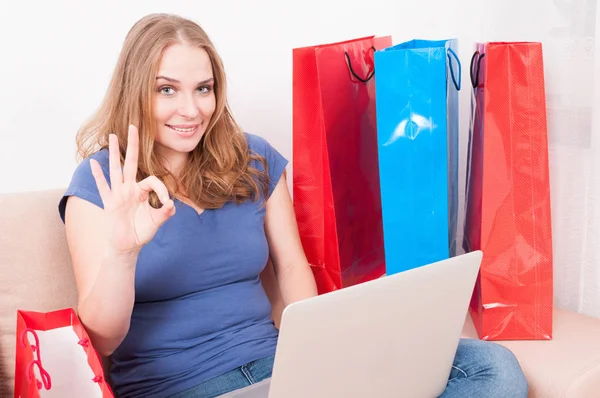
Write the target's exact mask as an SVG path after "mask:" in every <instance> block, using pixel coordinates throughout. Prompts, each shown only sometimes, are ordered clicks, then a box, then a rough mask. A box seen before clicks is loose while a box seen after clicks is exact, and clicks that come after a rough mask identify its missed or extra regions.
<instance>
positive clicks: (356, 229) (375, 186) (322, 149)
mask: <svg viewBox="0 0 600 398" xmlns="http://www.w3.org/2000/svg"><path fill="white" fill-rule="evenodd" d="M389 45H391V37H389V36H386V37H380V38H376V37H372V36H370V37H365V38H360V39H355V40H349V41H344V42H340V43H332V44H325V45H318V46H312V47H305V48H296V49H294V50H293V170H294V173H293V192H294V208H295V213H296V218H297V221H298V227H299V231H300V238H301V241H302V245H303V247H304V251H305V253H306V255H307V257H308V261H309V263H310V264H311V266H312V270H313V273H314V275H315V279H316V282H317V287H318V291H319V293H320V294H322V293H327V292H330V291H332V290H336V289H340V288H343V287H346V286H350V285H354V284H357V283H361V282H365V281H368V280H371V279H375V278H378V277H380V276H382V275H384V274H385V257H384V252H383V230H382V224H381V197H380V190H379V171H378V164H377V130H376V129H377V127H376V121H375V81H374V79H373V76H374V74H375V70H374V63H373V56H374V52H375V51H376V50H378V49H381V48H385V47H387V46H389Z"/></svg>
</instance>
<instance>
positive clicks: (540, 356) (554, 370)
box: [463, 309, 600, 398]
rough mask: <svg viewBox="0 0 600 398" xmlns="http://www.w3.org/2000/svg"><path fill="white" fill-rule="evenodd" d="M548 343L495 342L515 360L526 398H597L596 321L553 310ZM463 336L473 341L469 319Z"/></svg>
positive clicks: (599, 323) (599, 341) (599, 356)
mask: <svg viewBox="0 0 600 398" xmlns="http://www.w3.org/2000/svg"><path fill="white" fill-rule="evenodd" d="M553 328H554V331H553V339H552V340H544V341H542V340H540V341H529V340H526V341H497V343H499V344H502V345H504V346H506V347H507V348H509V349H510V350H511V351H512V352H513V353H514V354H515V355H516V357H517V358H518V360H519V362H520V363H521V367H522V368H523V372H524V373H525V376H526V377H527V380H528V381H529V390H530V394H529V397H530V398H534V397H535V398H553V397H564V398H570V397H577V398H587V397H590V398H592V397H593V398H597V397H600V319H597V318H591V317H587V316H584V315H581V314H577V313H574V312H570V311H565V310H559V309H555V310H554V326H553ZM463 336H465V337H472V338H477V332H476V331H475V327H474V325H473V322H472V320H471V318H470V317H467V320H466V322H465V328H464V330H463Z"/></svg>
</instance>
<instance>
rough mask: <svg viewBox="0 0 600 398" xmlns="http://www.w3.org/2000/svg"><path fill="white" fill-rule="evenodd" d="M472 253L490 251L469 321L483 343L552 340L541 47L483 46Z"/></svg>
mask: <svg viewBox="0 0 600 398" xmlns="http://www.w3.org/2000/svg"><path fill="white" fill-rule="evenodd" d="M471 79H472V82H473V87H474V90H473V99H472V124H471V130H470V137H469V141H470V142H469V155H468V160H467V162H468V165H467V173H468V175H467V192H466V200H467V206H466V223H465V234H464V238H465V239H464V249H465V251H467V252H468V251H471V250H479V249H481V250H482V251H483V261H482V264H481V269H480V275H479V279H478V281H477V284H476V286H475V291H474V293H473V298H472V302H471V307H470V312H471V316H472V318H473V321H474V323H475V326H476V328H477V331H478V333H479V337H480V338H481V339H484V340H549V339H551V338H552V304H553V302H552V294H553V291H552V278H553V276H552V230H551V214H550V183H549V171H548V134H547V125H546V102H545V89H544V67H543V57H542V45H541V44H540V43H487V44H478V45H477V46H476V52H475V54H474V55H473V59H472V62H471Z"/></svg>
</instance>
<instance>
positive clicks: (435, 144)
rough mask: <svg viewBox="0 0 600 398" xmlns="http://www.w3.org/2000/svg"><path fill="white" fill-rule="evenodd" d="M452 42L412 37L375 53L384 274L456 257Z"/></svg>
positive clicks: (457, 79) (457, 67)
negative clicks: (414, 38)
mask: <svg viewBox="0 0 600 398" xmlns="http://www.w3.org/2000/svg"><path fill="white" fill-rule="evenodd" d="M456 51H457V41H456V40H440V41H430V40H411V41H408V42H405V43H402V44H398V45H395V46H393V47H389V48H386V49H383V50H379V51H377V52H376V53H375V70H376V71H377V76H376V93H377V96H376V98H377V135H378V154H379V173H380V184H381V201H382V212H383V232H384V242H385V257H386V258H385V261H386V267H387V274H388V275H390V274H395V273H397V272H401V271H405V270H409V269H412V268H416V267H420V266H423V265H426V264H430V263H433V262H436V261H440V260H444V259H447V258H448V257H453V256H454V255H455V254H456V232H457V218H458V91H459V90H460V84H461V64H460V61H459V59H458V56H457V54H456Z"/></svg>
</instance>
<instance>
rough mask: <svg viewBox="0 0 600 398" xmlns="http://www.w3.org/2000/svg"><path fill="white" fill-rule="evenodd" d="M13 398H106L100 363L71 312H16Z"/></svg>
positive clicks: (109, 392)
mask: <svg viewBox="0 0 600 398" xmlns="http://www.w3.org/2000/svg"><path fill="white" fill-rule="evenodd" d="M16 338H17V341H16V361H15V395H14V396H15V398H38V397H42V398H59V397H60V398H65V397H86V398H94V397H97V398H109V397H113V394H112V391H111V389H110V387H109V386H108V384H107V383H106V380H105V379H104V372H103V369H102V363H101V361H100V357H99V356H98V354H97V352H96V350H94V348H93V347H92V345H91V343H90V340H89V337H88V335H87V333H86V331H85V329H84V328H83V326H82V325H81V323H80V321H79V318H78V317H77V315H76V313H75V311H74V310H73V309H64V310H59V311H54V312H48V313H42V312H32V311H21V310H19V311H17V333H16Z"/></svg>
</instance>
